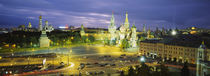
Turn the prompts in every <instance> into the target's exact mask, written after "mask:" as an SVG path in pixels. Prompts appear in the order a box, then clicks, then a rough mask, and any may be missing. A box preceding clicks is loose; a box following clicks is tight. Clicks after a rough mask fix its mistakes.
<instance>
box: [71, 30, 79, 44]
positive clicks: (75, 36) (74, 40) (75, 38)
mask: <svg viewBox="0 0 210 76" xmlns="http://www.w3.org/2000/svg"><path fill="white" fill-rule="evenodd" d="M72 42H73V43H79V42H80V34H79V33H78V32H76V33H75V35H74V37H73V40H72Z"/></svg>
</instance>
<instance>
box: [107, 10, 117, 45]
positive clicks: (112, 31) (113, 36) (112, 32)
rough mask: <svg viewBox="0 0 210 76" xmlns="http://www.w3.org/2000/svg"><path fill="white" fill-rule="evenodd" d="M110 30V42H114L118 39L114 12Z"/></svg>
mask: <svg viewBox="0 0 210 76" xmlns="http://www.w3.org/2000/svg"><path fill="white" fill-rule="evenodd" d="M108 31H109V33H110V39H109V40H110V44H114V43H115V41H116V26H115V23H114V15H113V13H112V18H111V24H110V26H109V27H108Z"/></svg>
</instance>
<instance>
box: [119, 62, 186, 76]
mask: <svg viewBox="0 0 210 76" xmlns="http://www.w3.org/2000/svg"><path fill="white" fill-rule="evenodd" d="M134 68H135V69H134ZM180 75H181V76H190V70H189V69H188V65H187V63H185V64H184V67H183V68H182V69H181V73H180ZM120 76H173V75H171V74H170V72H169V69H168V67H166V66H165V65H164V64H163V63H161V64H160V65H159V66H157V67H150V66H148V65H146V64H144V63H142V64H141V66H139V65H137V66H135V67H133V66H130V67H129V69H128V74H125V71H121V73H120Z"/></svg>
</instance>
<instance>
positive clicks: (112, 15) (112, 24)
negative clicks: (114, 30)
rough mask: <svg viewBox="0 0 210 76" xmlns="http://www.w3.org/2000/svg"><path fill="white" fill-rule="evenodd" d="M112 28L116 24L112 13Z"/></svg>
mask: <svg viewBox="0 0 210 76" xmlns="http://www.w3.org/2000/svg"><path fill="white" fill-rule="evenodd" d="M111 26H115V23H114V12H113V11H112V18H111Z"/></svg>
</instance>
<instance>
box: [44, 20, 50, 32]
mask: <svg viewBox="0 0 210 76" xmlns="http://www.w3.org/2000/svg"><path fill="white" fill-rule="evenodd" d="M44 30H45V31H48V30H49V26H48V21H45V26H44Z"/></svg>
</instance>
